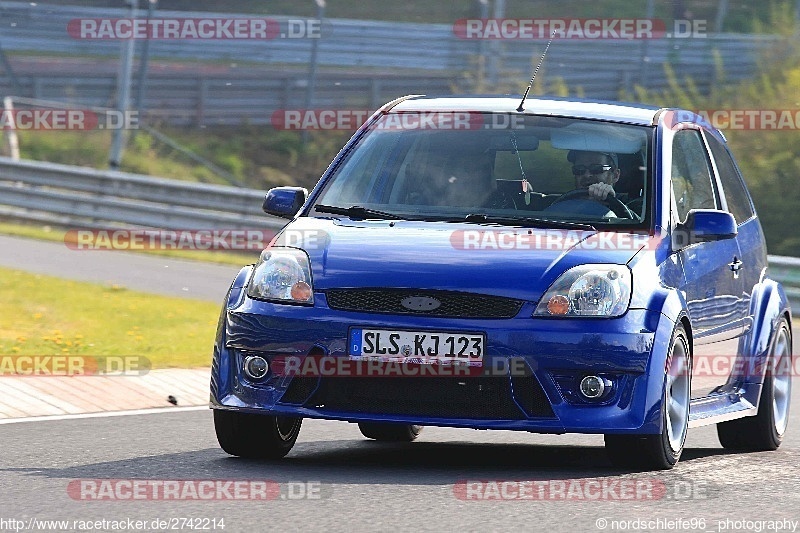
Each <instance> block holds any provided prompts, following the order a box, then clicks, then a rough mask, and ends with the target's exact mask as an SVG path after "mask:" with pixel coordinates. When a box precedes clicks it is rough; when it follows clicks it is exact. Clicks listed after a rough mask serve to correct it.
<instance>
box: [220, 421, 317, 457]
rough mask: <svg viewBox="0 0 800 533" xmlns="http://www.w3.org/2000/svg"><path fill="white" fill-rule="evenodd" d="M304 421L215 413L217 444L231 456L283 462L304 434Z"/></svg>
mask: <svg viewBox="0 0 800 533" xmlns="http://www.w3.org/2000/svg"><path fill="white" fill-rule="evenodd" d="M302 422H303V419H302V418H292V417H285V416H269V415H254V414H251V413H240V412H237V411H223V410H220V409H215V410H214V429H215V430H216V432H217V441H218V442H219V445H220V446H221V447H222V449H223V450H225V451H226V452H227V453H229V454H230V455H235V456H237V457H244V458H247V459H280V458H281V457H283V456H285V455H286V454H287V453H289V450H291V449H292V447H293V446H294V443H295V442H296V441H297V436H298V435H299V434H300V425H301V424H302Z"/></svg>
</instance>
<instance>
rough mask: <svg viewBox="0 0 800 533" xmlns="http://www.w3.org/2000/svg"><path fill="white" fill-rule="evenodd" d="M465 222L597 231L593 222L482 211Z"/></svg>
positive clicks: (472, 214) (467, 218) (467, 217)
mask: <svg viewBox="0 0 800 533" xmlns="http://www.w3.org/2000/svg"><path fill="white" fill-rule="evenodd" d="M464 222H474V223H478V224H481V223H482V224H505V225H512V226H533V227H536V228H548V229H576V230H584V231H597V228H595V227H594V226H592V225H591V224H581V223H580V222H566V221H563V220H550V219H547V218H535V217H501V216H493V215H484V214H482V213H470V214H469V215H467V216H466V217H465V218H464Z"/></svg>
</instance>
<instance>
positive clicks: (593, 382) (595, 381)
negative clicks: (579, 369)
mask: <svg viewBox="0 0 800 533" xmlns="http://www.w3.org/2000/svg"><path fill="white" fill-rule="evenodd" d="M605 391H606V384H605V383H604V382H603V378H600V377H598V376H586V377H585V378H583V379H582V380H581V394H583V395H584V397H586V398H589V399H590V400H595V399H597V398H599V397H601V396H602V395H603V393H604V392H605Z"/></svg>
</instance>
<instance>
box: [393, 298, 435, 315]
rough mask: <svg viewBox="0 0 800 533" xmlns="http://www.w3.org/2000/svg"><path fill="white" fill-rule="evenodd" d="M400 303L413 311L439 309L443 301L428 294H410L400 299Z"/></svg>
mask: <svg viewBox="0 0 800 533" xmlns="http://www.w3.org/2000/svg"><path fill="white" fill-rule="evenodd" d="M400 305H402V306H403V307H405V308H406V309H409V310H411V311H433V310H434V309H438V308H439V307H440V306H441V305H442V302H440V301H439V300H437V299H436V298H428V297H427V296H409V297H408V298H403V299H402V300H401V301H400Z"/></svg>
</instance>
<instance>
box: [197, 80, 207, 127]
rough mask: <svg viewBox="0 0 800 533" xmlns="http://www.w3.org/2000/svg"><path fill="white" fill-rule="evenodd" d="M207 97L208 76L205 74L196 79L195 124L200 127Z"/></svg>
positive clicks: (203, 119)
mask: <svg viewBox="0 0 800 533" xmlns="http://www.w3.org/2000/svg"><path fill="white" fill-rule="evenodd" d="M207 99H208V78H206V77H205V76H203V77H201V78H198V79H197V114H196V116H195V122H196V126H198V127H200V126H202V125H203V123H204V122H205V116H206V100H207Z"/></svg>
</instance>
